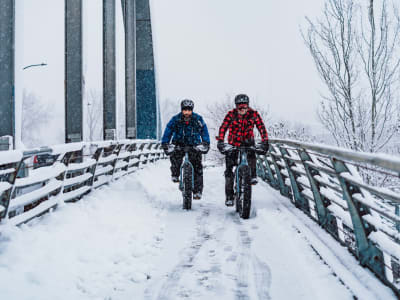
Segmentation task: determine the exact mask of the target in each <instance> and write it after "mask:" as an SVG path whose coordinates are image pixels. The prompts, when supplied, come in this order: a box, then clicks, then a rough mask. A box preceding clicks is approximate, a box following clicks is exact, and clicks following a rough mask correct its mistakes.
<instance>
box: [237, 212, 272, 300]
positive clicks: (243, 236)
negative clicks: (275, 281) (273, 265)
mask: <svg viewBox="0 0 400 300" xmlns="http://www.w3.org/2000/svg"><path fill="white" fill-rule="evenodd" d="M234 223H235V224H236V225H237V226H238V227H239V226H240V227H239V230H238V234H239V247H240V249H241V251H240V254H239V262H238V268H237V274H238V276H237V281H236V295H235V299H237V300H248V299H251V297H250V295H249V284H250V283H249V279H251V274H250V272H249V269H250V267H251V268H252V271H253V280H254V283H255V288H256V292H257V296H258V299H260V300H261V299H262V300H265V299H271V297H270V295H269V289H270V286H271V270H270V268H269V267H268V265H267V264H266V263H264V262H262V261H261V260H260V259H259V258H258V257H257V256H256V255H255V254H254V253H252V251H251V243H252V238H251V237H250V236H249V232H248V231H247V230H246V229H244V226H243V224H242V222H241V220H240V219H239V217H238V216H235V219H234Z"/></svg>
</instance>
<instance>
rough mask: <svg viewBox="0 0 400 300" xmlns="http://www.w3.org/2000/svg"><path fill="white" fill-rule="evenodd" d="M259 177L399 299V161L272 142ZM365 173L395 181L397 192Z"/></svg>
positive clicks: (260, 163)
mask: <svg viewBox="0 0 400 300" xmlns="http://www.w3.org/2000/svg"><path fill="white" fill-rule="evenodd" d="M257 173H258V176H259V177H261V178H262V179H263V180H264V181H266V182H267V183H269V184H270V185H271V186H272V187H274V188H275V189H277V190H279V191H280V193H281V194H282V195H283V196H286V197H288V198H289V199H290V200H291V201H292V202H293V204H294V205H295V206H296V207H298V208H299V209H301V210H302V211H303V212H304V213H305V214H307V215H308V216H310V217H311V218H312V219H313V220H314V221H315V222H317V223H318V224H319V225H320V226H321V227H323V228H324V229H326V230H327V231H328V232H329V233H330V234H331V235H332V236H333V237H334V238H335V239H336V240H338V241H339V242H340V243H341V244H342V245H345V246H346V247H347V248H348V249H349V251H350V252H352V253H353V254H354V255H355V257H356V258H357V259H358V260H359V262H360V264H361V265H362V266H365V267H367V268H369V269H370V270H372V272H374V273H375V274H376V276H377V277H378V278H379V279H381V280H382V281H383V282H384V283H385V284H387V285H389V286H390V287H391V288H392V289H393V290H394V291H395V292H396V294H397V295H398V296H399V297H400V232H399V230H400V216H399V205H400V192H399V189H400V157H393V156H388V155H385V154H370V153H360V152H355V151H350V150H346V149H340V148H335V147H329V146H326V145H320V144H309V143H302V142H298V141H292V140H280V139H271V140H270V150H269V151H268V153H267V155H265V156H258V160H257ZM362 174H368V178H369V181H370V182H373V181H374V180H370V179H371V178H372V179H374V176H376V177H379V176H382V175H384V176H385V177H390V178H391V180H392V182H394V183H395V187H394V188H391V189H389V188H384V187H380V186H376V185H377V184H376V182H377V181H378V180H376V181H375V184H372V183H367V182H366V181H365V180H363V177H362V176H361V175H362ZM396 185H397V190H396Z"/></svg>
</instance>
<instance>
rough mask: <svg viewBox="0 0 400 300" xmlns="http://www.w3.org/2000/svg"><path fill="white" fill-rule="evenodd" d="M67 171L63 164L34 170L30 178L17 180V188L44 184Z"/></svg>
mask: <svg viewBox="0 0 400 300" xmlns="http://www.w3.org/2000/svg"><path fill="white" fill-rule="evenodd" d="M65 170H66V167H65V165H64V164H61V163H59V164H54V165H52V166H49V167H43V168H38V169H34V170H31V172H30V174H29V176H28V177H24V178H17V179H16V180H15V186H16V187H22V186H27V185H32V184H35V183H39V182H44V181H46V180H50V179H52V178H54V177H56V176H58V175H59V174H61V173H62V172H64V171H65Z"/></svg>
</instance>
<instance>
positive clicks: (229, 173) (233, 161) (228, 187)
mask: <svg viewBox="0 0 400 300" xmlns="http://www.w3.org/2000/svg"><path fill="white" fill-rule="evenodd" d="M238 155H239V151H238V150H234V151H232V152H230V153H228V154H226V156H225V163H226V169H225V173H224V174H225V196H226V198H227V199H232V198H233V194H234V192H233V182H234V176H235V174H233V167H234V166H237V165H238ZM247 161H248V163H249V166H250V172H251V177H252V178H253V177H257V173H256V153H255V152H254V151H252V150H249V151H248V152H247Z"/></svg>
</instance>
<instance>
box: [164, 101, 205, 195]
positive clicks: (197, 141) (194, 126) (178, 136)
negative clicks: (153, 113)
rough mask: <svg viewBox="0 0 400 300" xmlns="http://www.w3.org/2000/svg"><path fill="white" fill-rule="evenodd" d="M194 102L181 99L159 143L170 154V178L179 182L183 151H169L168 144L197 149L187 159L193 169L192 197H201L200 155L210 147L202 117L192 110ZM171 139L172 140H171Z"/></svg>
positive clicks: (201, 173)
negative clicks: (177, 111)
mask: <svg viewBox="0 0 400 300" xmlns="http://www.w3.org/2000/svg"><path fill="white" fill-rule="evenodd" d="M193 108H194V102H193V101H192V100H189V99H185V100H182V102H181V112H180V113H179V114H177V115H175V116H173V117H172V119H171V120H170V121H169V122H168V124H167V127H166V128H165V131H164V135H163V137H162V140H161V145H162V148H163V150H164V152H165V153H166V154H167V155H170V160H171V179H172V181H173V182H179V172H180V167H181V164H182V160H183V157H184V156H185V153H184V152H183V151H182V150H175V151H173V152H172V153H169V151H168V149H169V147H168V145H169V143H170V142H171V143H172V144H174V145H176V146H181V147H184V146H194V147H195V149H198V151H195V150H194V151H190V152H189V160H190V162H191V163H192V165H193V169H194V189H193V199H201V195H202V192H203V165H202V161H201V160H202V156H201V154H205V153H207V152H208V150H209V149H210V136H209V134H208V129H207V125H206V123H205V122H204V120H203V118H202V117H201V116H200V115H199V114H196V113H194V112H193ZM171 139H172V141H171Z"/></svg>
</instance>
